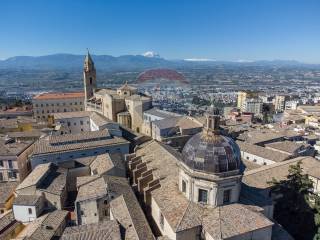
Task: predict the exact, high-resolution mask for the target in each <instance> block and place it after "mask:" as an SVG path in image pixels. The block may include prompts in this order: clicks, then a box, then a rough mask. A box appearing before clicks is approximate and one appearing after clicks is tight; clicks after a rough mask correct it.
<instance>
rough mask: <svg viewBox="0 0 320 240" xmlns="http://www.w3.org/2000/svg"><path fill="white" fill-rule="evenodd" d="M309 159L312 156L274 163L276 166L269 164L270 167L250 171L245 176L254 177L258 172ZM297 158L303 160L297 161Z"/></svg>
mask: <svg viewBox="0 0 320 240" xmlns="http://www.w3.org/2000/svg"><path fill="white" fill-rule="evenodd" d="M308 157H310V156H304V157H302V156H300V157H296V158H292V159H288V160H284V161H282V162H277V163H274V164H269V165H266V166H262V167H260V168H257V169H252V170H250V171H248V172H247V174H246V173H244V176H249V175H252V174H255V173H258V172H261V171H265V170H269V169H272V168H275V167H278V166H282V165H287V164H289V163H292V162H295V161H301V160H304V159H306V158H308ZM297 158H301V159H297Z"/></svg>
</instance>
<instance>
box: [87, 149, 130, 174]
mask: <svg viewBox="0 0 320 240" xmlns="http://www.w3.org/2000/svg"><path fill="white" fill-rule="evenodd" d="M90 168H91V171H93V172H94V174H99V175H102V174H104V173H106V172H107V171H109V170H111V169H113V168H118V169H121V170H123V171H124V172H125V169H126V168H125V165H124V160H123V159H122V155H121V153H111V154H109V153H105V154H100V155H98V156H97V157H96V159H95V160H94V161H93V162H92V163H91V164H90Z"/></svg>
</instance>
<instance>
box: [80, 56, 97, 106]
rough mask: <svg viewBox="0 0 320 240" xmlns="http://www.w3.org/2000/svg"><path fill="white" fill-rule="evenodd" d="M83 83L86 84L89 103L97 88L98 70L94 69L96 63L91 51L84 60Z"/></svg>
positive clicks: (86, 95) (85, 90)
mask: <svg viewBox="0 0 320 240" xmlns="http://www.w3.org/2000/svg"><path fill="white" fill-rule="evenodd" d="M83 83H84V93H85V102H87V100H88V99H90V98H91V97H93V94H94V92H95V90H96V88H97V82H96V69H95V67H94V62H93V60H92V58H91V55H90V53H89V50H88V52H87V55H86V57H85V59H84V65H83Z"/></svg>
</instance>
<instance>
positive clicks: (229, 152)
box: [179, 108, 242, 206]
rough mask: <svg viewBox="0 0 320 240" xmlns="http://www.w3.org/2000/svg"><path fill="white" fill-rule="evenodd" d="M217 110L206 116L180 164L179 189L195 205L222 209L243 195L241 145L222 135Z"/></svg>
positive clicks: (187, 146) (183, 152)
mask: <svg viewBox="0 0 320 240" xmlns="http://www.w3.org/2000/svg"><path fill="white" fill-rule="evenodd" d="M219 124H220V115H219V111H218V109H216V108H212V109H211V111H208V112H207V114H206V123H205V126H204V128H203V131H202V132H201V133H198V134H196V135H194V136H193V137H191V138H190V139H189V141H188V142H187V143H186V145H185V146H184V148H183V151H182V158H181V161H179V167H180V168H179V169H180V170H179V189H180V191H181V192H182V193H183V194H184V195H185V196H186V197H187V198H188V199H189V200H190V201H193V202H198V203H202V204H208V205H211V206H220V205H223V204H228V203H233V202H237V201H238V199H239V194H240V186H241V178H242V174H241V172H240V165H241V155H240V149H239V146H238V145H237V144H236V143H235V142H234V141H233V140H232V139H231V138H229V137H227V136H224V135H222V134H221V132H220V127H219Z"/></svg>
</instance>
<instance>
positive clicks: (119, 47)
mask: <svg viewBox="0 0 320 240" xmlns="http://www.w3.org/2000/svg"><path fill="white" fill-rule="evenodd" d="M0 9H1V20H0V29H1V30H0V59H4V58H8V57H11V56H17V55H32V56H38V55H46V54H53V53H75V54H84V53H85V51H86V48H87V47H88V48H89V49H90V50H91V52H93V53H94V54H109V55H114V56H119V55H124V54H141V53H143V52H146V51H155V52H158V53H159V54H160V55H161V56H162V57H165V58H168V59H178V58H179V59H181V58H210V59H216V60H258V59H268V60H271V59H295V60H299V61H303V62H311V63H320V1H319V0H220V1H218V0H104V1H102V0H101V1H99V0H93V1H92V0H90V1H89V0H84V1H82V0H26V1H25V0H7V1H1V5H0Z"/></svg>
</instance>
